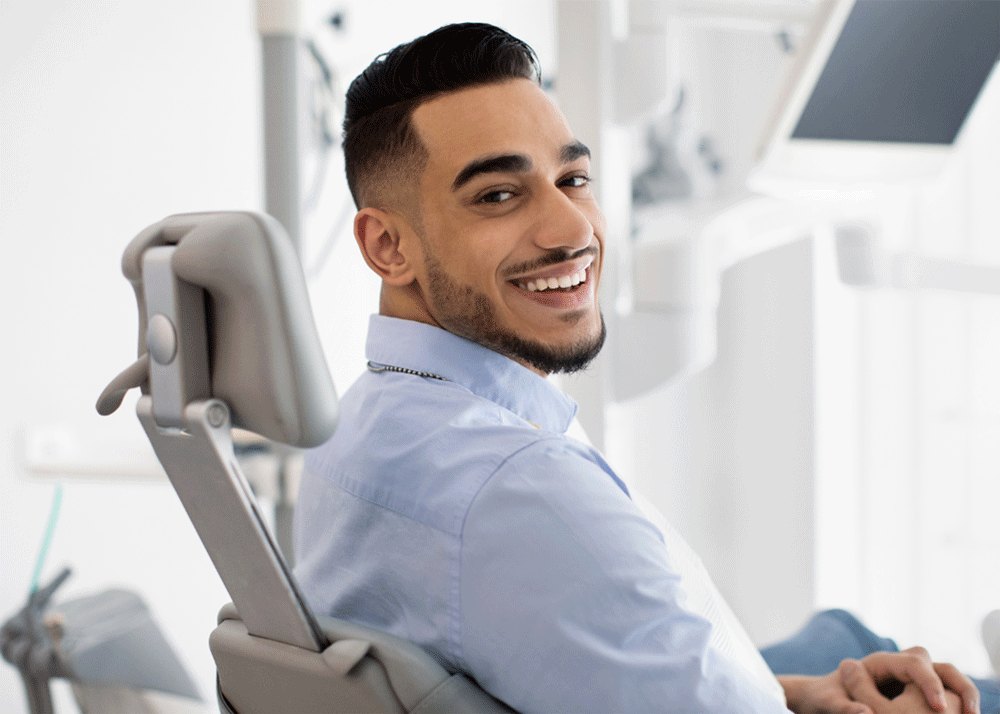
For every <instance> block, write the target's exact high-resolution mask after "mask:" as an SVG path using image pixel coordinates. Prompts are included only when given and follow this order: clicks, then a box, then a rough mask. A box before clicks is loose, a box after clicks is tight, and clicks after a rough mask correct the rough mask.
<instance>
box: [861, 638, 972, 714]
mask: <svg viewBox="0 0 1000 714" xmlns="http://www.w3.org/2000/svg"><path fill="white" fill-rule="evenodd" d="M862 663H863V666H864V667H865V668H866V669H867V670H868V672H869V674H870V675H871V677H872V678H873V679H874V680H875V681H876V682H882V681H885V680H889V679H896V680H899V681H900V682H903V683H904V684H908V683H913V684H915V685H917V687H918V688H919V689H920V691H921V692H923V693H924V697H925V698H926V699H927V703H928V704H929V705H930V706H931V709H933V710H934V711H938V712H941V711H944V709H945V706H946V705H945V699H944V685H943V684H942V678H941V677H940V675H939V674H938V673H937V672H936V671H935V669H934V665H933V663H932V662H931V658H930V655H929V654H927V650H925V649H924V648H923V647H911V648H910V649H908V650H904V651H903V652H876V653H875V654H871V655H868V656H867V657H865V658H864V659H863V660H862ZM970 684H971V682H970ZM963 698H964V697H963Z"/></svg>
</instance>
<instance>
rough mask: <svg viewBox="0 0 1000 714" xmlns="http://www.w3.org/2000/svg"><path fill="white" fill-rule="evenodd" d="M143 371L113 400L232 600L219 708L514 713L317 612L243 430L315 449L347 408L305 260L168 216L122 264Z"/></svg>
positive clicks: (269, 238)
mask: <svg viewBox="0 0 1000 714" xmlns="http://www.w3.org/2000/svg"><path fill="white" fill-rule="evenodd" d="M122 269H123V272H124V273H125V276H126V277H127V278H128V279H129V281H130V282H131V283H132V286H133V288H134V289H135V295H136V301H137V303H138V308H139V347H138V353H139V359H138V360H136V362H135V363H134V364H132V365H131V366H130V367H128V368H127V369H125V370H124V371H123V372H122V373H121V374H119V375H118V377H116V378H115V379H114V380H113V381H112V382H111V384H109V385H108V387H107V388H106V389H105V390H104V392H103V393H102V394H101V397H100V399H99V400H98V403H97V410H98V412H99V413H101V414H105V415H106V414H110V413H112V412H114V411H115V410H116V409H117V408H118V407H119V406H120V405H121V402H122V399H123V398H124V395H125V393H126V392H127V391H128V390H129V389H132V388H135V387H139V388H140V389H141V391H142V396H140V398H139V400H138V404H137V407H136V410H137V412H138V415H139V420H140V422H141V423H142V426H143V428H144V429H145V430H146V433H147V435H148V436H149V440H150V441H151V442H152V445H153V448H154V450H155V451H156V454H157V457H158V458H159V460H160V462H161V463H162V465H163V467H164V469H165V470H166V472H167V475H168V477H169V478H170V481H171V483H172V484H173V487H174V490H175V491H176V492H177V495H178V496H179V497H180V500H181V503H182V504H183V505H184V508H185V509H186V510H187V513H188V516H189V517H190V518H191V522H192V523H193V524H194V527H195V529H196V530H197V532H198V535H199V536H200V538H201V540H202V543H203V544H204V545H205V548H206V549H207V550H208V553H209V555H210V556H211V559H212V562H213V564H214V565H215V568H216V570H217V571H218V573H219V575H220V576H221V578H222V581H223V583H224V585H225V587H226V589H227V590H228V592H229V596H230V597H231V598H232V603H231V604H228V605H225V606H224V607H223V608H222V610H221V612H220V613H219V618H218V626H217V627H216V629H215V631H214V632H212V634H211V636H210V638H209V645H210V648H211V651H212V655H213V657H214V658H215V662H216V666H217V669H218V674H217V690H218V692H217V693H218V699H219V706H220V710H221V711H222V712H225V713H235V714H252V713H254V712H283V713H284V712H310V713H315V712H329V713H331V714H333V713H339V712H344V713H346V712H352V713H358V712H386V713H389V712H391V713H393V714H397V713H399V714H402V713H403V712H419V713H421V714H435V713H444V712H474V713H482V714H501V713H503V712H506V713H508V714H511V710H510V709H508V708H507V707H506V706H505V705H503V704H502V703H500V702H498V701H497V700H495V699H493V698H491V697H490V696H489V695H487V694H486V693H485V692H483V691H482V690H481V689H479V688H478V687H477V686H476V685H475V684H474V683H473V682H472V681H471V680H469V679H468V678H466V677H465V676H463V675H461V674H449V673H448V672H446V671H445V670H444V669H443V668H442V667H441V666H440V665H439V664H438V663H437V662H436V661H435V660H433V659H432V658H431V657H430V656H429V655H428V654H427V653H426V652H424V651H423V650H422V649H420V648H419V647H417V646H416V645H414V644H413V643H410V642H407V641H404V640H401V639H399V638H397V637H393V636H391V635H389V634H387V633H383V632H378V631H375V630H372V629H369V628H366V627H362V626H359V625H355V624H352V623H349V622H345V621H342V620H336V619H333V618H330V617H325V616H322V615H318V614H316V613H313V612H312V611H311V610H310V608H309V606H308V604H307V603H306V602H305V600H304V598H303V597H302V594H301V593H300V591H299V589H298V586H297V585H296V582H295V580H294V578H293V577H292V573H291V570H290V568H289V566H288V564H287V563H286V561H285V559H284V558H283V556H282V554H281V552H280V550H279V548H278V547H277V544H276V541H275V539H274V538H273V536H272V533H271V532H270V530H269V529H268V527H267V525H266V523H265V521H264V518H263V514H262V512H261V511H260V509H259V506H258V504H257V502H256V500H255V498H254V495H253V493H252V492H251V489H250V486H249V485H248V482H247V480H246V478H245V477H244V475H243V473H242V472H241V470H240V466H239V463H238V462H237V460H236V458H235V455H234V450H233V434H232V430H233V429H234V428H239V429H244V430H247V431H250V432H253V433H255V434H258V435H260V436H263V437H265V438H266V439H269V440H271V441H274V442H279V443H282V444H288V445H291V446H293V447H300V448H301V447H311V446H316V445H318V444H321V443H323V442H324V441H326V440H327V439H328V438H329V437H330V435H331V434H332V433H333V430H334V429H335V427H336V422H337V399H336V394H335V392H334V388H333V384H332V382H331V379H330V376H329V372H328V370H327V366H326V362H325V359H324V357H323V353H322V349H321V347H320V341H319V337H318V335H317V334H316V329H315V325H314V323H313V318H312V311H311V309H310V306H309V300H308V295H307V292H306V287H305V280H304V278H303V276H302V271H301V267H300V264H299V260H298V257H297V255H296V253H295V251H294V249H293V247H292V245H291V243H290V241H289V240H288V238H287V236H286V234H285V232H284V230H283V229H282V227H281V226H280V225H279V224H278V223H277V221H275V220H274V219H273V218H271V217H270V216H267V215H264V214H259V213H241V212H230V213H201V214H184V215H176V216H171V217H169V218H167V219H165V220H163V221H160V222H159V223H156V224H154V225H152V226H150V227H149V228H147V229H146V230H144V231H142V232H141V233H140V234H139V235H138V236H137V237H136V238H135V239H134V240H133V241H132V242H131V243H130V244H129V246H128V248H127V249H126V250H125V254H124V257H123V259H122Z"/></svg>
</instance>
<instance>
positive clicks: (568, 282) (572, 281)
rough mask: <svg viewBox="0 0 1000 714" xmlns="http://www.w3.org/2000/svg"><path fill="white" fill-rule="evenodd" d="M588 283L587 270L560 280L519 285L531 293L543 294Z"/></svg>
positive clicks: (542, 279) (533, 281)
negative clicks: (546, 291)
mask: <svg viewBox="0 0 1000 714" xmlns="http://www.w3.org/2000/svg"><path fill="white" fill-rule="evenodd" d="M586 281H587V269H586V268H584V269H583V270H581V271H579V272H577V273H573V274H572V275H563V276H562V277H559V278H537V279H535V280H529V281H527V282H524V283H518V287H519V288H521V289H522V290H527V291H528V292H529V293H534V292H541V291H543V290H555V289H556V288H571V287H575V286H577V285H579V284H580V283H583V282H586Z"/></svg>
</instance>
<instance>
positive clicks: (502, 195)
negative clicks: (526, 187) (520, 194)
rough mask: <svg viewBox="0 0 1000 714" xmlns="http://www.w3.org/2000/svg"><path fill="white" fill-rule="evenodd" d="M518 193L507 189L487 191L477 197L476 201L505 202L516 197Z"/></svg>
mask: <svg viewBox="0 0 1000 714" xmlns="http://www.w3.org/2000/svg"><path fill="white" fill-rule="evenodd" d="M516 195H517V194H515V193H514V192H513V191H509V190H507V189H499V190H495V191H487V192H486V193H484V194H483V195H482V196H480V197H479V198H477V199H476V203H494V204H495V203H504V202H505V201H509V200H510V199H512V198H514V197H515V196H516Z"/></svg>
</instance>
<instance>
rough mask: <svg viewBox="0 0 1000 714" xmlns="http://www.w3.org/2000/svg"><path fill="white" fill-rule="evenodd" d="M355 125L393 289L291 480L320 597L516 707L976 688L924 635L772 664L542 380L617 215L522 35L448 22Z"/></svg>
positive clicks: (587, 332) (858, 706) (781, 702)
mask: <svg viewBox="0 0 1000 714" xmlns="http://www.w3.org/2000/svg"><path fill="white" fill-rule="evenodd" d="M344 124H345V138H344V153H345V161H346V167H347V175H348V181H349V184H350V187H351V191H352V193H353V196H354V199H355V202H356V203H357V205H358V208H359V212H358V214H357V216H356V218H355V223H354V228H355V237H356V239H357V242H358V245H359V247H360V249H361V253H362V255H363V257H364V259H365V261H366V262H367V264H368V266H369V267H370V268H371V269H372V270H374V271H375V272H376V274H378V275H379V277H380V278H381V280H382V291H381V296H380V304H379V313H380V314H379V315H376V316H373V317H372V320H371V324H370V331H369V338H368V346H367V356H368V359H369V360H370V361H369V372H368V373H366V374H365V375H363V376H362V377H361V378H360V379H359V381H358V382H357V383H356V384H355V385H354V386H353V387H352V388H351V389H350V390H349V391H348V392H347V393H346V394H345V395H344V398H343V400H342V404H341V424H340V427H339V429H338V430H337V432H336V434H335V435H334V437H333V439H332V440H331V441H330V442H329V443H328V444H326V445H324V446H323V447H321V448H319V449H317V450H315V451H313V452H311V453H310V454H309V456H308V458H307V466H306V473H305V475H304V478H303V483H302V486H301V490H300V494H299V503H298V507H297V515H296V518H297V522H296V545H297V563H298V565H297V567H296V576H297V578H298V580H299V582H300V583H301V585H302V588H303V591H304V593H305V596H306V598H307V599H308V600H309V602H310V603H311V604H312V605H313V607H315V608H316V610H317V611H319V612H324V613H328V614H332V615H334V616H337V617H341V618H344V619H349V620H353V621H357V622H360V623H363V624H366V625H368V626H371V627H375V628H378V629H382V630H386V631H388V632H391V633H393V634H395V635H398V636H401V637H403V638H406V639H409V640H412V641H414V642H417V643H418V644H420V645H421V646H423V647H424V648H426V649H427V651H428V652H430V653H431V654H432V655H433V656H434V657H435V658H436V659H437V660H438V661H439V662H441V664H442V665H443V666H444V667H445V668H446V669H448V670H450V671H453V672H464V673H466V674H468V675H469V676H471V677H472V678H473V679H474V680H476V681H477V682H478V683H479V685H480V686H482V687H483V688H484V689H486V690H487V691H488V692H490V693H491V694H492V695H493V696H495V697H497V698H498V699H500V700H502V701H504V702H505V703H507V704H508V705H509V706H511V707H512V708H514V709H516V710H518V711H520V712H556V711H572V712H612V711H615V712H645V711H677V712H748V711H754V712H783V711H786V704H787V706H788V707H790V708H791V709H793V710H794V711H797V712H838V713H841V712H842V713H844V714H853V713H854V712H870V711H915V712H924V711H926V712H930V711H944V710H945V707H946V706H947V707H948V711H954V712H958V711H960V708H961V704H962V703H961V702H960V701H959V699H960V697H964V699H965V702H964V703H965V709H964V711H965V712H968V713H970V714H971V712H975V711H978V708H977V696H978V695H977V693H976V690H975V687H973V686H972V685H971V682H969V680H967V679H966V678H964V677H963V676H962V675H960V674H958V673H957V672H956V671H954V669H953V668H948V667H947V666H944V665H934V666H932V665H931V663H930V661H929V659H928V658H927V657H926V655H925V654H924V653H922V652H911V653H909V654H902V655H889V654H885V653H883V654H881V655H879V656H877V657H876V656H873V657H872V658H866V660H863V661H862V663H858V662H854V661H849V662H847V663H845V664H844V665H843V666H842V667H841V668H840V670H835V671H832V672H829V673H827V674H825V675H824V676H816V677H810V676H792V677H783V678H781V679H780V680H779V679H778V678H776V677H775V676H774V675H773V674H772V673H771V672H770V670H769V669H768V668H767V666H766V664H765V663H764V661H763V660H762V658H761V656H760V654H759V653H758V652H757V651H756V650H754V648H753V647H752V646H751V645H750V643H749V640H748V638H747V637H746V635H745V633H744V632H743V630H742V628H740V626H739V624H738V623H737V622H736V621H735V618H733V617H732V614H731V612H730V611H729V610H728V608H727V607H726V606H725V603H723V602H722V600H721V598H720V597H719V596H718V593H717V592H716V591H715V589H714V586H712V584H711V582H710V580H709V578H708V576H707V574H706V573H705V571H704V569H703V568H702V567H701V564H700V562H699V561H698V560H697V558H696V557H695V556H694V555H693V554H692V553H691V552H690V551H689V550H688V549H687V547H686V546H685V545H684V543H683V541H681V540H680V538H679V537H677V535H676V534H675V533H673V532H672V531H670V529H669V528H665V529H664V530H663V531H661V530H659V529H657V528H656V527H654V526H653V525H652V524H651V523H650V521H649V520H647V518H646V517H644V515H643V514H642V512H641V511H640V510H639V509H638V508H637V507H636V506H635V505H634V503H633V501H632V499H631V497H630V495H629V493H628V490H627V488H626V487H625V486H624V484H622V482H621V481H620V480H619V479H618V478H617V476H615V474H614V472H613V471H612V469H611V468H610V467H609V466H608V465H607V464H606V463H605V461H604V460H603V458H602V457H601V456H600V454H598V453H597V452H596V451H594V450H593V449H591V448H589V447H587V446H585V445H583V444H581V443H578V442H576V441H574V440H572V439H569V438H567V437H566V436H565V432H566V429H567V428H568V427H569V425H570V422H571V421H572V419H573V417H574V415H575V411H576V405H575V404H574V403H573V402H572V401H571V400H570V399H569V398H568V397H567V396H565V395H564V394H562V393H561V392H559V391H558V390H556V389H555V388H554V387H553V386H552V385H551V384H550V383H548V382H547V381H546V380H545V379H544V377H545V376H546V375H548V374H552V373H557V372H572V371H574V370H579V369H582V368H583V367H585V366H586V365H587V363H588V362H589V361H590V360H591V359H592V358H593V357H594V356H595V355H596V354H597V353H598V351H599V350H600V348H601V345H602V343H603V341H604V324H603V319H602V317H601V313H600V310H599V307H598V300H597V294H598V286H599V283H600V276H601V268H602V261H603V257H604V221H603V217H602V215H601V212H600V210H599V209H598V207H597V204H596V202H595V200H594V196H593V194H592V192H591V190H590V176H589V172H590V163H589V151H588V150H587V148H586V147H585V146H583V145H582V144H581V143H580V142H579V141H577V140H576V139H575V138H574V136H573V134H572V132H571V131H570V129H569V127H568V126H567V124H566V121H565V119H564V118H563V116H562V114H561V113H560V112H559V110H558V108H557V107H556V106H555V104H554V103H553V102H552V101H551V100H550V99H549V98H548V97H547V96H546V95H545V93H544V92H543V91H542V90H541V89H540V87H539V84H538V67H537V61H536V59H535V56H534V53H533V52H532V50H531V49H530V48H529V47H527V45H525V44H524V43H522V42H521V41H519V40H517V39H515V38H513V37H511V36H510V35H508V34H507V33H505V32H503V31H502V30H499V29H498V28H495V27H492V26H489V25H478V24H472V25H454V26H448V27H445V28H441V29H440V30H438V31H436V32H434V33H431V34H430V35H427V36H426V37H423V38H419V39H417V40H415V41H414V42H412V43H409V44H408V45H403V46H400V47H398V48H396V49H395V50H393V51H392V52H390V53H388V54H387V55H385V56H383V57H380V58H378V59H377V60H376V61H375V62H373V63H372V65H370V66H369V67H368V69H366V70H365V72H364V73H362V74H361V75H360V76H359V77H358V78H357V79H356V80H355V82H354V83H353V84H352V85H351V88H350V89H349V91H348V97H347V113H346V119H345V122H344ZM873 677H874V678H876V679H879V680H883V679H892V678H895V679H898V680H900V681H901V682H902V683H903V684H905V687H904V688H903V692H902V694H900V695H899V696H898V697H896V698H895V699H892V700H891V701H890V700H888V699H885V698H883V697H882V696H881V695H880V694H879V692H878V691H877V690H876V689H875V686H874V684H873V680H872V678H873ZM942 681H943V682H942ZM946 689H947V690H948V691H946ZM854 699H857V700H858V701H854ZM892 707H894V708H892Z"/></svg>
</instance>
